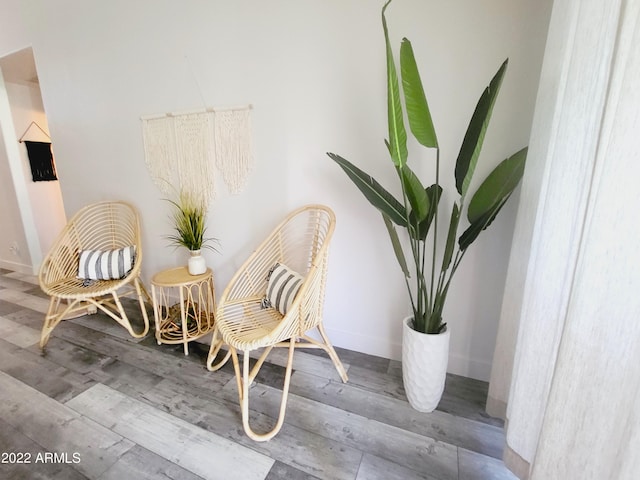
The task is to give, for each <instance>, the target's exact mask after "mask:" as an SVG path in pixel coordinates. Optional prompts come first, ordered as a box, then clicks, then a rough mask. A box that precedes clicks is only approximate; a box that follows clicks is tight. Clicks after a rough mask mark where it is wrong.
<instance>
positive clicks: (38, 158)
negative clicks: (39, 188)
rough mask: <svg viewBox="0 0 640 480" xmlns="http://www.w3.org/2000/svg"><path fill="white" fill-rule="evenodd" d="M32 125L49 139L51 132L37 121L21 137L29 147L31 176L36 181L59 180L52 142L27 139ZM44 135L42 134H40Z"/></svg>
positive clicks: (21, 141) (31, 124) (22, 141)
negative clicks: (45, 129)
mask: <svg viewBox="0 0 640 480" xmlns="http://www.w3.org/2000/svg"><path fill="white" fill-rule="evenodd" d="M32 127H37V128H39V129H40V131H41V132H42V133H43V134H44V135H45V136H46V137H47V138H48V139H49V140H51V137H49V134H48V133H47V132H45V131H44V129H43V128H42V127H41V126H40V125H38V124H37V123H36V122H31V123H30V124H29V126H28V127H27V129H26V130H25V131H24V133H23V134H22V136H21V137H20V139H19V140H18V141H19V142H20V143H24V144H25V146H26V147H27V155H28V157H29V166H30V167H31V178H32V180H33V181H34V182H49V181H52V180H58V176H57V175H56V165H55V162H54V160H53V153H52V152H51V142H34V141H31V140H25V139H24V138H25V137H26V136H27V134H28V133H29V131H30V130H31V128H32ZM40 136H42V135H40Z"/></svg>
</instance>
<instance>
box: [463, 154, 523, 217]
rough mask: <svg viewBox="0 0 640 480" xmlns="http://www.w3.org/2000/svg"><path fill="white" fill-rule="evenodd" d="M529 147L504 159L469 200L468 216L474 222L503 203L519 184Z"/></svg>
mask: <svg viewBox="0 0 640 480" xmlns="http://www.w3.org/2000/svg"><path fill="white" fill-rule="evenodd" d="M526 159H527V148H523V149H522V150H520V151H519V152H517V153H515V154H513V155H512V156H511V157H509V158H507V159H506V160H503V161H502V162H500V163H499V164H498V166H497V167H496V168H495V169H494V170H493V171H492V172H491V173H490V174H489V175H488V176H487V178H486V179H485V180H484V182H482V184H481V185H480V187H479V188H478V190H477V191H476V193H475V194H474V195H473V197H472V198H471V202H469V209H468V210H467V218H468V219H469V223H474V222H475V221H476V220H477V219H478V218H480V217H482V216H483V215H484V214H485V213H487V212H488V211H490V210H491V209H493V207H494V206H495V205H496V204H498V203H501V202H502V201H503V199H504V198H505V197H508V196H509V195H511V192H513V190H514V189H515V188H516V187H517V186H518V183H519V182H520V179H521V178H522V175H523V174H524V164H525V161H526Z"/></svg>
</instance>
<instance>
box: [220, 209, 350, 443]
mask: <svg viewBox="0 0 640 480" xmlns="http://www.w3.org/2000/svg"><path fill="white" fill-rule="evenodd" d="M335 221H336V220H335V215H334V213H333V211H332V210H331V209H330V208H329V207H326V206H324V205H307V206H305V207H301V208H299V209H297V210H295V211H293V212H291V213H290V214H289V215H288V216H287V217H286V218H285V219H284V220H283V221H282V222H281V223H280V224H279V225H278V226H277V227H276V228H275V229H274V230H273V232H272V233H271V234H270V235H269V236H268V237H267V239H266V240H265V241H264V242H262V243H261V244H260V246H259V247H258V248H257V249H256V250H255V251H254V252H253V253H252V254H251V255H250V256H249V258H248V259H247V260H246V261H245V262H244V264H243V265H242V266H241V267H240V269H239V270H238V271H237V272H236V274H235V275H234V276H233V278H232V279H231V281H230V282H229V284H228V286H227V288H226V289H225V291H224V292H223V294H222V296H221V297H220V301H219V302H218V308H217V309H216V316H215V317H216V318H215V322H216V330H215V331H214V334H213V338H212V340H211V349H210V350H209V356H208V358H207V368H208V369H209V370H212V371H213V370H217V369H219V368H220V367H221V366H222V365H223V364H224V362H225V361H226V360H227V359H228V358H229V357H231V358H232V360H233V368H234V372H235V374H236V379H237V384H238V395H239V400H240V405H241V410H242V423H243V427H244V430H245V432H246V433H247V435H248V436H249V437H250V438H252V439H254V440H257V441H266V440H269V439H270V438H272V437H273V436H274V435H276V434H277V433H278V431H279V430H280V428H281V427H282V424H283V422H284V415H285V409H286V404H287V396H288V392H289V382H290V379H291V372H292V365H293V357H294V350H295V349H296V348H321V349H323V350H324V351H325V352H326V353H327V354H328V355H329V358H330V359H331V360H332V362H333V364H334V366H335V367H336V370H337V371H338V374H339V375H340V377H341V378H342V380H343V381H344V382H346V381H347V373H346V370H345V369H344V366H343V365H342V363H341V362H340V359H339V358H338V355H337V354H336V352H335V350H334V348H333V346H332V345H331V343H330V342H329V339H328V337H327V335H326V332H325V331H324V327H323V325H322V310H323V305H324V292H325V282H326V275H327V260H328V255H329V243H330V240H331V237H332V235H333V231H334V229H335ZM278 263H279V264H281V265H286V266H287V267H288V268H289V269H291V270H293V271H294V272H295V273H297V274H299V275H301V276H302V284H301V286H300V289H299V290H298V293H297V295H296V297H295V299H294V300H293V302H292V303H291V305H290V306H289V307H288V309H287V310H286V314H284V315H283V314H281V313H280V311H279V310H278V309H276V308H274V307H269V306H267V305H265V304H264V303H263V302H262V300H263V298H265V295H266V294H267V285H268V280H267V279H268V276H269V273H270V272H271V271H272V269H273V268H274V266H275V265H276V264H278ZM285 303H286V302H285ZM265 307H266V308H265ZM313 328H317V330H318V332H319V334H320V337H321V338H322V341H320V340H317V339H315V338H312V337H310V336H308V335H306V332H307V331H309V330H311V329H313ZM219 337H220V338H219ZM223 345H226V346H227V348H228V353H227V355H226V356H225V358H224V359H223V360H222V361H220V362H218V363H217V364H214V362H215V361H216V357H217V355H218V352H219V351H220V348H221V347H222V346H223ZM262 347H265V348H264V351H263V352H262V353H261V354H260V357H259V358H258V360H257V362H256V363H255V365H254V366H253V368H252V369H251V372H250V371H249V355H250V352H251V351H252V350H255V349H258V348H262ZM274 347H287V348H288V350H289V354H288V360H287V366H286V370H285V378H284V387H283V389H282V400H281V403H280V414H279V416H278V420H277V422H276V424H275V426H274V427H273V429H272V430H271V431H269V432H266V433H262V434H259V433H256V432H254V431H253V430H252V429H251V426H250V425H249V388H250V385H251V382H252V381H253V380H254V378H255V377H256V375H257V374H258V371H259V370H260V368H261V366H262V364H263V362H264V361H265V359H266V358H267V356H268V355H269V352H271V350H272V349H273V348H274ZM238 350H240V351H243V352H244V358H243V363H242V369H241V368H240V363H239V361H238V354H237V351H238ZM241 370H242V371H241Z"/></svg>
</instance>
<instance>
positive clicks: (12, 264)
mask: <svg viewBox="0 0 640 480" xmlns="http://www.w3.org/2000/svg"><path fill="white" fill-rule="evenodd" d="M34 125H36V126H37V127H39V128H31V127H33V126H34ZM50 137H51V135H50V133H49V126H48V123H47V116H46V113H45V110H44V104H43V101H42V94H41V91H40V82H39V79H38V73H37V70H36V65H35V59H34V56H33V50H32V49H31V48H30V47H29V48H25V49H23V50H19V51H17V52H14V53H11V54H9V55H6V56H4V57H1V58H0V180H1V182H2V186H0V224H1V225H2V228H0V268H7V269H11V270H15V271H18V272H21V273H27V274H35V273H37V271H38V270H39V268H40V264H41V263H42V259H43V258H44V256H45V254H46V253H47V252H48V250H49V248H50V247H51V245H52V243H53V241H54V240H55V238H56V236H57V235H58V233H59V232H60V231H61V230H62V228H64V226H65V225H66V223H67V220H66V214H65V211H64V203H63V199H62V192H61V189H60V182H59V181H58V180H49V181H34V176H33V175H32V169H31V165H30V160H29V155H28V153H27V148H26V143H25V142H24V141H30V142H34V143H46V142H50V143H52V142H51V139H50ZM21 140H22V142H21ZM53 147H54V145H53V144H52V151H53ZM54 158H55V156H54ZM53 162H55V160H54V161H53ZM58 176H59V172H58Z"/></svg>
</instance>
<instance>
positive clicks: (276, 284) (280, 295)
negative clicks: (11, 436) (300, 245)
mask: <svg viewBox="0 0 640 480" xmlns="http://www.w3.org/2000/svg"><path fill="white" fill-rule="evenodd" d="M301 286H302V276H301V275H300V274H298V273H296V272H294V271H293V270H291V269H290V268H289V267H287V266H286V265H283V264H281V263H276V264H275V265H274V266H273V267H272V268H271V270H270V271H269V277H268V284H267V294H266V295H265V298H264V299H263V300H262V306H263V308H269V307H273V308H277V309H278V311H279V312H280V313H281V314H283V315H286V314H287V312H288V311H289V307H291V304H292V303H293V301H294V300H295V298H296V295H297V294H298V290H300V287H301Z"/></svg>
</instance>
